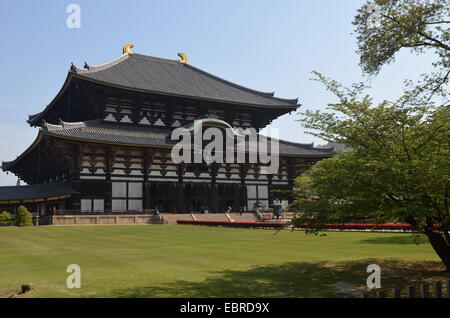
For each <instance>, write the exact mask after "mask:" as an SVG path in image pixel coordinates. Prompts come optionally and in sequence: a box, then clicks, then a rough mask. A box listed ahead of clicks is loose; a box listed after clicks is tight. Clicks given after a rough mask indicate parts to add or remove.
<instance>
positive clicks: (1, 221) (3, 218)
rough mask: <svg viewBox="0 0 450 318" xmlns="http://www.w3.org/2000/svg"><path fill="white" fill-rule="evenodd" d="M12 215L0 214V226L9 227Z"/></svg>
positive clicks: (5, 212) (4, 212)
mask: <svg viewBox="0 0 450 318" xmlns="http://www.w3.org/2000/svg"><path fill="white" fill-rule="evenodd" d="M11 220H12V217H11V214H10V213H9V212H7V211H3V212H1V213H0V225H9V224H10V223H11Z"/></svg>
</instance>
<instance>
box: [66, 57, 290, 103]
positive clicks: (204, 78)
mask: <svg viewBox="0 0 450 318" xmlns="http://www.w3.org/2000/svg"><path fill="white" fill-rule="evenodd" d="M85 66H86V68H84V69H80V68H76V69H74V70H73V71H74V72H75V73H76V76H77V77H81V78H84V79H87V80H92V81H95V82H99V83H103V84H110V85H113V86H117V87H121V88H125V89H127V88H128V89H135V90H141V91H146V92H153V93H161V94H167V95H174V96H179V97H190V98H199V99H205V100H211V101H218V102H225V103H237V104H246V105H255V106H268V107H291V108H296V107H297V106H298V105H297V103H298V100H297V99H282V98H277V97H274V93H265V92H260V91H256V90H253V89H249V88H246V87H244V86H240V85H238V84H235V83H232V82H229V81H227V80H224V79H222V78H220V77H217V76H214V75H212V74H209V73H207V72H205V71H202V70H200V69H198V68H196V67H194V66H191V65H189V64H186V63H180V62H179V61H176V60H169V59H162V58H157V57H152V56H147V55H142V54H137V53H134V54H133V55H129V54H124V55H122V56H120V57H118V58H116V59H114V60H112V61H110V62H108V63H105V64H102V65H98V66H89V65H85Z"/></svg>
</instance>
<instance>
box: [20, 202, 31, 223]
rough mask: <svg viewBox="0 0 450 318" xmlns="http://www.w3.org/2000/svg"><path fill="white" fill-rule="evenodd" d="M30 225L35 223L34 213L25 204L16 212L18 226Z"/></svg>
mask: <svg viewBox="0 0 450 318" xmlns="http://www.w3.org/2000/svg"><path fill="white" fill-rule="evenodd" d="M30 225H33V215H32V214H31V213H30V212H28V210H27V208H26V207H24V206H23V205H21V206H19V208H18V209H17V213H16V226H30Z"/></svg>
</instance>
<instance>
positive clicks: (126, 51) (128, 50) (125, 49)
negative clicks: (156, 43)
mask: <svg viewBox="0 0 450 318" xmlns="http://www.w3.org/2000/svg"><path fill="white" fill-rule="evenodd" d="M133 47H134V45H133V44H131V43H127V44H125V45H124V46H123V52H122V53H123V54H128V55H133V54H134V53H133V52H131V48H133Z"/></svg>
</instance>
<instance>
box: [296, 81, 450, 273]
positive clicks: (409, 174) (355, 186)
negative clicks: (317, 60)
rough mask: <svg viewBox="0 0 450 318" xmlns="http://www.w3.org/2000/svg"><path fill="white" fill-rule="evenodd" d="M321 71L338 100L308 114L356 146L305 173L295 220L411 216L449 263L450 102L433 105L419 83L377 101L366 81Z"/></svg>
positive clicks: (320, 132)
mask: <svg viewBox="0 0 450 318" xmlns="http://www.w3.org/2000/svg"><path fill="white" fill-rule="evenodd" d="M316 75H317V79H318V80H319V81H320V82H322V83H323V84H325V86H326V87H327V89H328V90H329V91H331V92H332V93H334V95H336V96H337V98H338V102H337V103H335V104H330V105H329V106H328V111H326V112H311V111H306V112H304V113H303V115H304V118H303V119H301V122H302V124H303V125H304V126H305V127H306V128H308V129H312V131H311V132H310V133H312V134H313V135H315V136H317V137H320V138H322V139H324V140H328V141H335V142H339V143H343V144H346V145H348V146H349V147H350V148H351V150H350V151H346V152H342V153H339V154H338V155H337V156H335V157H334V158H331V159H326V160H322V161H320V162H319V163H318V164H317V165H316V166H314V167H313V168H312V169H311V170H309V171H308V174H307V179H301V180H299V182H300V187H299V188H298V189H297V191H298V192H300V193H299V195H298V196H297V197H298V200H297V201H296V205H297V206H298V208H300V209H301V211H303V212H304V214H303V216H302V217H299V218H297V219H295V220H294V221H293V223H294V224H298V223H303V222H305V221H307V222H309V224H310V230H312V231H315V232H317V231H318V230H320V229H321V226H322V225H323V224H324V223H325V222H329V221H339V222H341V221H342V222H345V221H346V220H349V219H351V218H355V217H370V218H375V219H377V220H380V221H383V220H389V221H402V222H407V223H409V224H410V225H412V226H413V227H414V229H415V230H416V231H418V232H421V233H424V234H425V235H426V236H427V237H428V238H429V241H430V243H431V245H432V246H433V248H434V249H435V251H436V253H437V254H438V255H439V257H440V258H441V259H442V261H443V263H444V264H445V266H446V267H447V269H449V270H450V235H449V233H448V231H449V230H450V212H449V194H450V138H449V136H450V121H449V120H448V118H450V106H449V105H448V104H447V105H437V106H436V105H434V103H433V102H432V101H430V100H429V99H428V98H427V96H425V95H424V94H417V88H415V89H413V90H411V91H406V92H405V94H404V95H403V96H402V97H401V98H400V99H399V100H397V101H395V102H389V101H383V102H381V103H380V104H378V105H374V103H373V100H372V98H370V96H368V95H365V94H364V92H365V90H366V88H367V87H366V86H365V85H363V84H355V85H353V87H352V88H344V87H342V85H340V84H339V83H337V82H336V81H333V80H330V79H328V78H326V77H324V76H322V75H321V74H318V73H316ZM311 197H313V198H314V200H311V199H309V198H311ZM316 212H320V213H319V214H317V213H316Z"/></svg>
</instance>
